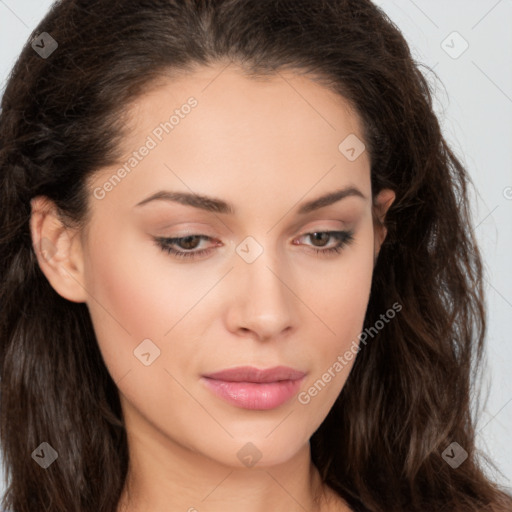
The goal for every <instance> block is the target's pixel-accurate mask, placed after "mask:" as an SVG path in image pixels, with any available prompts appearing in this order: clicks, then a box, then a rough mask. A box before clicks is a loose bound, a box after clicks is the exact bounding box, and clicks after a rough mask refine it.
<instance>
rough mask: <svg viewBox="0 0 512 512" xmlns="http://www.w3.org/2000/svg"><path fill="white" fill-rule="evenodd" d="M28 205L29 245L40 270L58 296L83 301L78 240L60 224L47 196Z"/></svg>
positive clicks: (84, 296)
mask: <svg viewBox="0 0 512 512" xmlns="http://www.w3.org/2000/svg"><path fill="white" fill-rule="evenodd" d="M30 204H31V207H32V214H31V217H30V233H31V236H32V246H33V248H34V251H35V253H36V257H37V261H38V263H39V267H40V268H41V271H42V272H43V274H44V275H45V276H46V278H47V279H48V281H49V283H50V284H51V286H52V288H53V289H54V290H55V291H56V292H57V293H58V294H59V295H60V296H61V297H64V298H65V299H68V300H70V301H72V302H85V301H86V298H87V293H86V290H85V288H84V285H83V260H82V250H81V246H80V237H78V236H76V235H77V232H76V231H73V230H71V229H70V228H69V227H68V226H66V225H65V224H64V223H63V222H62V220H61V218H60V216H59V215H58V210H57V207H56V205H55V204H54V203H53V201H51V200H50V199H48V198H47V197H44V196H38V197H35V198H33V199H32V200H31V202H30Z"/></svg>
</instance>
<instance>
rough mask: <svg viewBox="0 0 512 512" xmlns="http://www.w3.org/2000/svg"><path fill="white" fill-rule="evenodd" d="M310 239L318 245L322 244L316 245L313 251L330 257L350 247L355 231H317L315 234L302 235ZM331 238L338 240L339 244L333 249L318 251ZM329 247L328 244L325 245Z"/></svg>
mask: <svg viewBox="0 0 512 512" xmlns="http://www.w3.org/2000/svg"><path fill="white" fill-rule="evenodd" d="M303 237H310V238H311V240H312V241H314V243H315V244H316V243H317V242H320V245H315V246H314V247H312V250H313V251H315V252H316V253H317V254H321V255H323V256H329V255H332V254H334V253H337V254H339V253H340V252H341V249H343V247H345V246H346V245H349V244H350V243H351V242H352V241H353V240H354V232H353V231H315V232H313V233H306V234H304V235H302V237H300V238H303ZM329 238H334V239H336V240H337V243H336V244H335V245H334V246H333V247H328V248H327V249H322V248H320V249H318V247H324V241H326V240H327V241H328V240H329ZM325 245H327V244H325Z"/></svg>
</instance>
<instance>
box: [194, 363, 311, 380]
mask: <svg viewBox="0 0 512 512" xmlns="http://www.w3.org/2000/svg"><path fill="white" fill-rule="evenodd" d="M304 375H306V374H305V373H304V372H301V371H299V370H295V369H294V368H290V367H289V366H275V367H273V368H263V369H259V368H255V367H254V366H237V367H236V368H229V369H226V370H221V371H219V372H214V373H208V374H205V375H203V377H207V378H209V379H215V380H224V381H228V382H276V381H279V380H297V379H301V378H302V377H304Z"/></svg>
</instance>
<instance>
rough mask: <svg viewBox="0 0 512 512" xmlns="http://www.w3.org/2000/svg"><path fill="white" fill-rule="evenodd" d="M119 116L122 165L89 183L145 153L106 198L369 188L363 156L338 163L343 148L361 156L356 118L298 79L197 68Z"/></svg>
mask: <svg viewBox="0 0 512 512" xmlns="http://www.w3.org/2000/svg"><path fill="white" fill-rule="evenodd" d="M191 99H192V100H191ZM190 105H194V106H193V107H190ZM128 113H129V116H128V119H129V122H128V125H127V126H126V130H125V133H126V135H125V138H124V140H123V143H122V149H123V152H124V154H123V157H122V158H121V159H120V160H119V162H118V163H117V164H116V165H115V166H112V167H110V168H108V169H105V170H104V172H102V173H98V174H97V175H96V176H95V180H94V182H95V184H98V183H100V184H101V183H103V182H104V181H105V179H108V176H111V175H112V172H113V171H115V169H116V168H117V167H119V166H121V165H123V164H125V165H126V164H127V163H128V162H129V161H130V160H132V163H134V162H133V159H134V156H133V153H134V151H137V150H138V149H139V148H141V147H143V146H144V145H148V144H147V143H148V141H149V140H151V146H152V148H151V150H150V151H149V152H146V153H147V154H146V155H145V156H144V158H141V159H140V160H139V161H137V163H136V165H133V166H131V167H132V168H131V169H130V172H129V176H127V177H126V178H124V179H123V183H120V184H119V185H120V186H116V187H115V188H116V190H115V191H114V192H112V193H111V196H112V197H111V198H113V197H114V196H115V195H117V196H120V195H121V194H128V195H131V196H133V199H135V196H137V197H139V196H140V195H141V194H146V193H150V192H154V191H155V190H156V189H157V188H158V187H160V188H169V187H173V186H177V187H178V188H180V189H184V188H189V189H193V190H194V191H197V192H202V191H204V192H208V193H211V194H216V195H218V196H225V193H226V185H229V188H230V189H231V190H236V189H237V187H238V192H240V191H241V190H243V189H245V190H246V191H247V192H249V191H250V190H252V189H253V188H254V187H256V188H260V189H261V192H263V191H264V190H265V189H267V190H269V189H270V188H274V189H290V188H291V187H292V188H293V187H294V188H295V189H296V192H294V194H295V195H296V194H297V193H300V195H303V194H305V193H306V192H307V191H308V190H309V189H311V188H312V187H314V186H315V183H317V182H319V180H322V181H323V182H325V186H327V185H329V184H331V185H332V186H333V187H334V186H339V185H357V186H359V188H363V189H364V188H366V189H367V190H368V187H369V157H368V154H367V152H366V151H363V152H362V153H361V154H360V156H358V157H357V159H350V158H347V154H346V149H347V146H354V144H355V148H356V151H357V152H359V151H360V150H361V148H364V145H363V144H364V142H363V134H362V125H361V121H360V118H359V116H358V115H357V114H356V113H355V112H354V110H353V109H352V108H351V105H350V104H349V103H348V102H347V101H346V100H345V99H344V98H343V97H341V96H339V95H338V94H336V93H334V92H333V91H331V90H329V89H327V88H326V87H324V86H323V85H321V84H320V83H318V82H316V81H315V80H314V79H312V78H311V77H308V76H305V75H302V74H299V73H294V72H291V71H286V72H284V71H280V72H279V73H277V74H274V75H272V76H268V77H261V76H260V77H257V78H253V77H248V76H245V75H244V73H243V72H242V71H241V70H240V69H239V68H236V67H235V66H233V65H228V66H226V65H225V64H224V65H221V64H218V65H212V66H210V67H199V68H196V69H195V70H194V71H192V72H188V73H186V74H182V75H179V76H174V77H169V78H168V79H165V78H163V79H161V80H160V81H159V82H158V84H153V87H151V89H148V91H147V92H146V93H144V94H143V95H141V96H140V97H138V98H137V100H136V101H134V102H133V103H132V104H131V105H130V106H129V109H128ZM346 141H348V142H346ZM348 149H351V148H348ZM344 151H345V152H344ZM349 156H350V155H349ZM325 186H324V188H325ZM175 188H176V187H175ZM201 188H203V189H205V188H206V189H207V190H200V189H201ZM121 190H122V192H120V191H121Z"/></svg>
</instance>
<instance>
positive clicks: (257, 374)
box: [201, 366, 306, 410]
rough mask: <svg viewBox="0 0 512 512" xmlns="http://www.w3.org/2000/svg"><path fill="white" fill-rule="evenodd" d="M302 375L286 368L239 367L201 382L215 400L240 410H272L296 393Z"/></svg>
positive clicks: (203, 378) (217, 373) (205, 378)
mask: <svg viewBox="0 0 512 512" xmlns="http://www.w3.org/2000/svg"><path fill="white" fill-rule="evenodd" d="M305 375H306V374H305V373H304V372H301V371H299V370H295V369H293V368H290V367H287V366H276V367H274V368H265V369H258V368H255V367H252V366H239V367H237V368H230V369H226V370H222V371H220V372H215V373H211V374H207V375H203V376H202V378H201V380H202V381H203V382H204V384H205V385H206V387H207V388H208V389H209V390H210V391H212V392H213V393H214V394H215V395H217V396H218V397H220V398H222V399H224V400H225V401H227V402H228V403H230V404H232V405H234V406H236V407H240V408H242V409H251V410H268V409H275V408H276V407H279V406H280V405H283V404H284V403H286V402H287V401H288V400H290V399H291V398H292V397H293V396H294V395H295V394H296V393H297V392H298V390H299V388H300V385H301V382H302V380H303V379H304V377H305Z"/></svg>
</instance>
